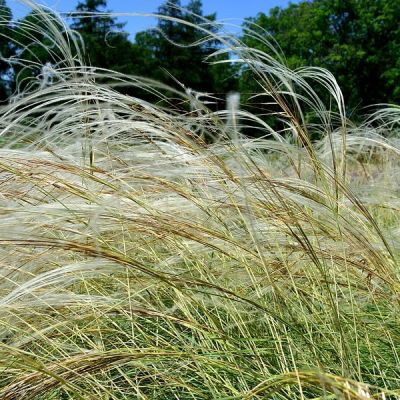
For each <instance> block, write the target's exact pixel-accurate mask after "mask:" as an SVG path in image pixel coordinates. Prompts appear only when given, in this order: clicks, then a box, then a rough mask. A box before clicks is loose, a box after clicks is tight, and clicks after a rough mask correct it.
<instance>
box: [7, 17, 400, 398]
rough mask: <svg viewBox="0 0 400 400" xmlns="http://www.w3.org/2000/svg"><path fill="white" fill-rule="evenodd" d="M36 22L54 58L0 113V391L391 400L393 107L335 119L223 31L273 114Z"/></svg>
mask: <svg viewBox="0 0 400 400" xmlns="http://www.w3.org/2000/svg"><path fill="white" fill-rule="evenodd" d="M47 22H48V24H54V25H53V27H54V31H55V32H53V33H54V38H53V40H54V44H55V46H56V45H57V43H61V45H60V47H59V49H60V51H61V53H62V54H64V57H65V60H58V62H57V63H54V65H55V67H54V70H53V74H54V79H53V82H52V84H51V85H48V86H46V85H36V87H35V85H34V84H32V85H30V86H29V88H30V89H29V91H27V92H25V93H21V94H20V95H19V96H18V97H16V98H15V99H14V101H13V102H10V104H9V105H7V106H4V107H3V108H2V109H1V118H0V124H1V131H2V136H1V137H2V147H1V149H0V190H1V191H0V213H1V218H2V224H1V230H0V243H1V248H0V263H1V264H0V268H1V269H0V273H1V277H2V279H1V285H0V304H1V306H0V313H1V318H0V337H1V343H0V370H1V375H0V398H2V399H91V398H100V399H136V398H138V399H173V398H176V399H210V398H218V399H263V398H273V399H285V398H293V399H296V398H298V399H323V398H324V399H325V398H326V399H333V398H337V399H367V398H374V399H389V398H390V399H396V398H400V390H399V379H400V373H399V371H400V368H399V367H400V360H399V353H398V350H399V341H400V329H399V321H398V319H399V315H400V313H399V294H400V286H399V283H400V282H399V250H400V249H399V242H398V233H399V232H398V226H399V217H400V213H399V200H398V199H399V192H398V182H397V176H399V174H398V172H399V151H400V148H399V143H398V139H397V136H396V134H397V132H398V109H397V108H396V107H391V108H386V109H384V110H382V111H381V112H380V113H376V114H374V115H373V116H372V117H371V118H370V120H367V122H366V123H365V124H364V125H361V126H354V125H352V123H351V122H350V121H348V120H347V119H346V117H345V108H344V102H343V99H342V95H341V92H340V90H339V88H338V87H337V84H336V81H335V79H334V77H333V76H331V75H330V74H329V72H327V71H324V70H321V69H316V68H307V69H301V70H298V71H291V70H289V69H287V68H286V67H285V66H284V65H282V64H280V63H278V62H276V61H275V60H274V59H273V58H271V57H270V56H269V55H267V54H263V53H260V52H258V51H256V50H253V49H249V48H245V47H243V46H242V44H241V43H240V42H238V41H237V40H236V39H234V38H229V37H224V36H222V37H221V38H220V40H221V42H222V44H223V45H224V46H225V47H226V51H229V52H234V53H235V54H236V55H237V58H235V60H236V62H239V63H242V64H243V68H248V69H249V71H250V72H251V73H252V74H253V78H254V79H255V80H257V82H258V83H259V86H260V94H259V97H260V99H261V101H268V102H271V101H273V102H274V104H275V106H276V107H278V108H279V109H280V111H279V112H277V113H275V114H274V115H272V117H273V118H275V119H276V120H279V126H281V129H276V128H274V127H272V126H270V125H268V124H267V123H266V122H265V120H264V119H263V118H260V116H257V115H253V114H251V113H249V112H247V111H245V110H244V109H243V110H241V109H240V107H239V99H238V97H235V96H233V97H231V98H230V101H228V104H229V106H228V109H227V111H224V112H222V111H219V112H213V111H211V110H210V109H208V108H207V107H206V105H204V104H202V103H201V102H200V101H199V99H198V97H196V96H195V94H193V92H192V91H189V90H188V91H186V92H184V93H179V92H177V91H176V90H174V89H172V88H168V87H165V86H163V85H162V84H158V83H156V82H152V81H149V80H147V79H142V78H139V77H130V76H122V75H120V74H115V73H112V72H110V71H101V70H96V69H93V68H87V67H85V66H84V64H83V62H81V61H79V59H78V60H76V59H73V58H71V57H69V58H68V55H69V54H72V53H71V52H70V50H69V49H64V47H63V46H65V43H69V44H74V43H75V44H77V43H79V41H77V40H72V39H71V40H70V41H65V36H67V37H69V36H68V35H70V36H71V35H73V34H72V33H70V32H68V31H67V32H64V33H63V35H61V34H57V30H56V27H57V26H58V25H57V24H56V23H55V22H53V21H51V20H49V21H47ZM61 38H63V40H61ZM71 38H74V37H73V36H71ZM205 40H206V39H205ZM63 61H65V62H64V63H63ZM38 79H40V77H38ZM106 80H107V84H102V82H105V81H106ZM110 80H111V81H112V82H114V83H115V85H119V86H121V85H129V86H131V87H137V88H138V90H140V91H141V92H143V91H147V92H149V93H151V94H152V95H153V96H154V95H157V96H159V99H160V103H159V104H158V105H157V104H150V103H148V102H145V101H143V100H141V99H139V98H133V97H131V96H126V95H124V94H122V93H121V91H115V90H114V88H113V86H112V85H110ZM315 86H320V87H322V88H324V89H325V90H326V91H328V92H329V93H330V95H331V101H332V104H335V106H334V107H333V108H332V109H327V108H326V106H325V105H324V104H323V103H322V102H321V100H320V99H319V98H318V96H317V94H316V91H315V90H314V89H313V88H314V87H315ZM165 93H169V94H170V95H171V93H173V94H174V96H176V97H177V98H179V102H180V103H181V104H182V109H181V110H179V109H178V107H177V106H176V104H178V102H177V101H176V99H175V100H174V102H173V104H175V106H172V105H171V106H170V107H169V106H168V105H169V98H168V97H166V96H165ZM333 109H335V110H336V111H332V110H333ZM185 110H186V111H185ZM187 110H190V112H188V111H187ZM311 112H312V113H313V121H317V122H318V123H313V124H312V125H309V124H308V123H307V121H308V119H307V115H309V113H311ZM270 117H271V116H270ZM396 124H397V125H396ZM246 126H253V127H254V126H257V127H258V128H257V129H258V132H263V135H262V137H259V138H251V137H247V136H245V135H243V133H242V132H243V131H244V130H245V129H246ZM377 126H379V129H378V128H376V127H377ZM316 134H318V135H316ZM315 136H319V137H320V139H319V140H317V141H311V140H310V137H315ZM211 139H212V140H211Z"/></svg>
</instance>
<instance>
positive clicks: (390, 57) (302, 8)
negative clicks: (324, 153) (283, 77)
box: [243, 0, 400, 110]
mask: <svg viewBox="0 0 400 400" xmlns="http://www.w3.org/2000/svg"><path fill="white" fill-rule="evenodd" d="M399 21H400V2H398V1H393V0H313V1H304V0H303V1H301V2H300V3H298V4H290V5H289V6H288V7H287V8H278V7H276V8H273V9H272V10H271V11H270V13H269V15H266V14H264V13H259V14H258V15H257V17H255V18H249V19H248V20H247V21H246V22H245V27H248V28H249V27H251V28H252V29H256V30H259V31H260V30H261V29H263V30H265V31H266V32H268V33H269V34H270V35H272V37H273V38H274V39H275V40H276V41H277V43H278V44H279V46H280V48H281V50H282V53H283V55H284V56H285V57H286V60H287V63H288V65H289V66H290V67H292V68H297V67H301V66H306V65H313V66H319V67H324V68H327V69H329V70H330V71H331V72H332V73H333V74H334V75H335V77H336V78H337V80H338V82H339V85H340V87H341V88H342V90H343V93H344V96H345V100H346V103H347V105H348V106H349V107H350V109H352V110H354V109H355V110H357V109H360V108H361V107H362V106H366V105H371V104H375V103H382V102H394V103H399V102H400V24H399ZM243 39H244V41H245V43H246V44H248V45H250V46H256V47H259V48H262V49H263V50H267V49H266V48H263V47H264V46H263V45H262V44H261V43H259V42H256V41H255V40H254V39H253V38H252V37H250V35H245V36H244V38H243Z"/></svg>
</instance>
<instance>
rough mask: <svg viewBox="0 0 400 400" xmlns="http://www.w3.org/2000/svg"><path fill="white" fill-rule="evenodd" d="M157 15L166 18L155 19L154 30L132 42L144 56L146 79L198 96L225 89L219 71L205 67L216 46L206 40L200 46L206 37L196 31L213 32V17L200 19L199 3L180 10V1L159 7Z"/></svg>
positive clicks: (143, 33) (213, 41)
mask: <svg viewBox="0 0 400 400" xmlns="http://www.w3.org/2000/svg"><path fill="white" fill-rule="evenodd" d="M158 13H159V14H161V15H163V16H165V17H166V18H163V17H160V18H159V19H158V24H157V29H151V30H147V31H145V32H140V33H138V34H137V35H136V40H135V42H136V45H137V46H139V47H140V48H141V49H143V51H144V52H146V54H147V57H146V61H145V62H144V65H146V72H147V75H149V76H151V77H153V78H155V79H157V80H160V81H163V82H167V83H170V84H172V85H173V84H174V83H175V79H176V80H178V81H180V82H181V83H183V84H184V85H185V86H186V87H190V88H191V89H194V90H198V91H202V92H214V91H218V90H219V89H220V88H222V87H223V88H224V89H226V86H227V79H226V80H225V81H223V79H222V73H221V69H220V68H219V69H218V68H213V67H211V66H210V65H209V64H207V63H205V59H206V58H207V57H208V56H210V55H211V54H212V53H213V52H214V51H215V50H216V49H217V48H218V43H217V41H216V40H212V39H210V38H208V39H207V40H204V42H203V43H201V42H202V40H203V39H205V38H206V36H207V34H206V33H205V32H203V31H202V30H201V29H198V28H196V26H200V25H201V26H202V27H203V28H205V29H208V30H209V31H211V32H215V31H216V30H217V27H216V25H215V18H216V15H215V14H212V15H208V16H205V17H203V11H202V2H201V0H191V1H189V3H188V5H187V7H186V9H182V8H181V3H180V0H173V1H169V2H167V3H164V4H162V5H161V6H160V7H159V9H158ZM178 20H183V21H186V22H187V23H189V24H185V23H182V22H179V21H178ZM217 78H219V80H217ZM224 78H226V77H224ZM230 84H232V80H231V81H230Z"/></svg>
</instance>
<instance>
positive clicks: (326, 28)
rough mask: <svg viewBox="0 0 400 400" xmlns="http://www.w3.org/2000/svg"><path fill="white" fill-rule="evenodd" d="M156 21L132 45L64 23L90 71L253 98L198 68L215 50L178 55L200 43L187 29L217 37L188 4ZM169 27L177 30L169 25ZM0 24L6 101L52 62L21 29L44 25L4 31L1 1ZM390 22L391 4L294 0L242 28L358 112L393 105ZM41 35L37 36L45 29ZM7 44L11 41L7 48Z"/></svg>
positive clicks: (108, 31)
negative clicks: (323, 79)
mask: <svg viewBox="0 0 400 400" xmlns="http://www.w3.org/2000/svg"><path fill="white" fill-rule="evenodd" d="M76 11H77V12H80V13H91V12H104V11H107V4H106V0H82V1H81V2H80V3H79V4H78V6H77V9H76ZM158 13H159V14H162V15H165V16H167V17H168V18H167V19H163V18H160V19H159V20H158V24H157V27H156V29H149V30H146V31H143V32H139V33H137V34H136V36H135V40H134V41H133V42H131V41H130V40H129V37H128V33H127V32H125V31H124V24H123V23H119V22H118V21H117V20H116V18H113V17H110V16H106V17H100V16H94V17H88V16H85V15H84V14H83V15H80V16H79V15H73V16H72V17H71V27H72V29H74V30H75V31H77V32H79V34H80V35H81V36H82V38H83V39H84V42H85V44H86V49H85V50H86V52H85V55H86V57H87V60H86V61H87V62H89V63H90V64H91V65H93V66H96V67H102V68H107V69H112V70H116V71H118V72H122V73H126V74H132V75H141V76H146V77H150V78H154V79H156V80H161V81H163V82H166V83H169V84H172V85H174V84H176V81H179V82H182V83H183V84H184V85H185V86H186V87H190V88H192V89H194V90H198V91H201V92H211V93H220V94H223V93H226V92H227V91H229V90H232V89H237V88H239V89H240V90H241V91H242V92H243V93H252V92H257V91H258V90H259V88H258V87H256V86H255V83H254V81H252V80H249V79H247V78H246V76H245V75H242V74H241V73H240V71H239V70H237V69H235V67H233V66H231V65H230V64H223V65H222V66H218V65H210V64H209V63H205V62H204V59H206V58H207V57H208V56H210V55H211V54H212V53H213V52H214V51H216V50H217V49H218V46H219V45H218V43H217V42H216V41H215V40H212V39H210V40H207V41H204V42H202V43H201V44H200V45H198V46H182V45H190V44H192V43H196V42H201V41H202V39H203V38H204V33H202V32H201V31H199V30H198V29H196V28H195V27H194V26H193V25H196V24H199V23H201V24H203V26H204V27H207V28H208V29H210V30H211V31H213V30H214V31H215V29H216V28H215V25H213V24H212V23H213V22H214V21H215V19H216V15H215V14H212V15H208V16H203V10H202V2H201V0H190V1H189V2H188V4H186V7H185V10H182V8H181V2H180V0H172V1H169V3H168V4H167V3H165V4H163V5H161V6H160V7H159V9H158ZM178 19H179V20H184V21H186V23H185V24H180V23H178V22H176V20H178ZM0 21H1V27H0V54H1V56H2V58H1V59H0V76H1V80H0V82H1V84H0V99H1V100H2V101H5V99H6V98H7V96H9V95H10V93H11V92H12V91H13V90H14V89H15V88H16V87H17V86H20V87H23V86H24V85H26V84H27V82H29V78H30V77H32V76H34V75H35V74H38V73H40V65H43V64H45V63H46V62H49V61H51V59H52V57H51V55H50V54H49V51H48V49H46V45H44V46H39V45H37V44H34V40H39V41H40V40H41V41H42V42H43V43H44V44H46V40H48V39H46V35H45V34H41V33H38V30H36V31H35V30H32V31H30V34H28V35H27V34H26V32H25V33H23V29H22V28H23V27H26V26H34V25H35V24H36V25H40V24H43V22H40V18H38V17H37V15H36V14H35V12H32V13H31V14H29V15H28V16H26V17H25V18H24V19H23V20H21V21H19V22H18V23H17V24H14V25H12V24H11V12H10V9H9V8H8V7H7V5H6V3H5V0H0ZM208 21H209V24H208ZM399 21H400V2H399V1H393V0H308V1H305V0H303V1H300V2H299V3H298V4H290V5H289V6H288V7H287V8H274V9H272V10H271V11H270V12H269V14H265V13H263V12H260V13H259V14H258V15H257V16H256V17H253V18H249V19H247V20H246V21H245V22H244V27H250V26H251V28H252V29H256V30H257V29H258V30H259V31H260V32H263V31H262V30H265V31H266V32H268V33H269V34H270V35H272V37H273V38H275V39H276V41H277V42H278V43H279V45H280V47H281V49H282V52H283V54H284V56H285V59H286V62H287V63H288V65H289V66H290V67H293V68H296V67H301V66H304V65H314V66H321V67H325V68H328V69H329V70H330V71H331V72H332V73H333V74H334V75H335V76H336V77H337V79H338V81H339V84H340V86H341V87H342V89H343V92H344V95H345V100H346V103H347V105H348V106H349V108H350V109H351V110H355V111H356V112H358V110H361V109H362V107H363V106H366V105H369V104H374V103H382V102H393V103H400V24H399ZM254 23H255V24H256V25H254ZM192 24H193V25H192ZM44 25H45V24H44ZM256 26H258V28H257V27H256ZM42 28H43V29H44V31H45V28H46V27H45V26H42ZM10 37H12V38H13V39H14V40H15V41H14V42H12V41H10V40H9V39H8V38H10ZM241 39H242V40H243V41H244V42H245V43H246V44H248V45H250V46H253V47H258V48H261V49H262V50H265V51H268V49H267V48H264V47H263V45H262V44H261V43H260V42H257V41H255V40H254V39H253V38H252V36H251V35H248V34H244V35H243V37H242V38H241ZM12 43H14V44H12ZM175 43H177V44H180V45H181V46H176V45H175ZM51 51H57V50H56V49H52V50H51ZM12 55H14V56H15V55H16V56H18V57H19V58H21V59H22V60H23V59H28V60H31V61H35V62H36V64H35V65H36V67H33V68H30V69H24V68H23V67H22V66H20V65H22V63H21V64H18V63H15V64H13V67H12V68H11V67H10V65H9V64H8V63H6V62H5V61H4V59H5V58H7V57H10V56H12ZM18 57H17V58H18Z"/></svg>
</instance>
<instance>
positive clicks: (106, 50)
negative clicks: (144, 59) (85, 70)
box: [71, 0, 134, 73]
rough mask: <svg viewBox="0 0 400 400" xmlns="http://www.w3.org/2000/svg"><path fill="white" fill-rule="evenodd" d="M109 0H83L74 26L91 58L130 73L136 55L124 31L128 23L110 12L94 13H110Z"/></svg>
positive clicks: (102, 65) (101, 64) (105, 66)
mask: <svg viewBox="0 0 400 400" xmlns="http://www.w3.org/2000/svg"><path fill="white" fill-rule="evenodd" d="M106 6H107V3H106V1H105V0H85V1H83V2H79V3H78V5H77V7H76V11H77V13H79V14H78V15H74V16H73V17H72V19H73V23H72V24H71V28H72V29H74V30H75V31H77V32H78V33H79V34H80V35H81V36H82V39H83V41H84V43H85V54H86V56H87V58H88V59H87V61H88V62H89V63H90V64H91V65H93V66H95V67H101V68H108V69H112V70H115V71H119V72H123V73H129V72H131V69H132V57H133V55H134V53H133V49H132V44H131V42H130V41H129V38H128V33H126V32H124V31H123V27H124V25H125V24H124V23H118V22H117V20H116V18H113V17H110V16H106V15H90V13H101V12H106V11H105V7H106Z"/></svg>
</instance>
